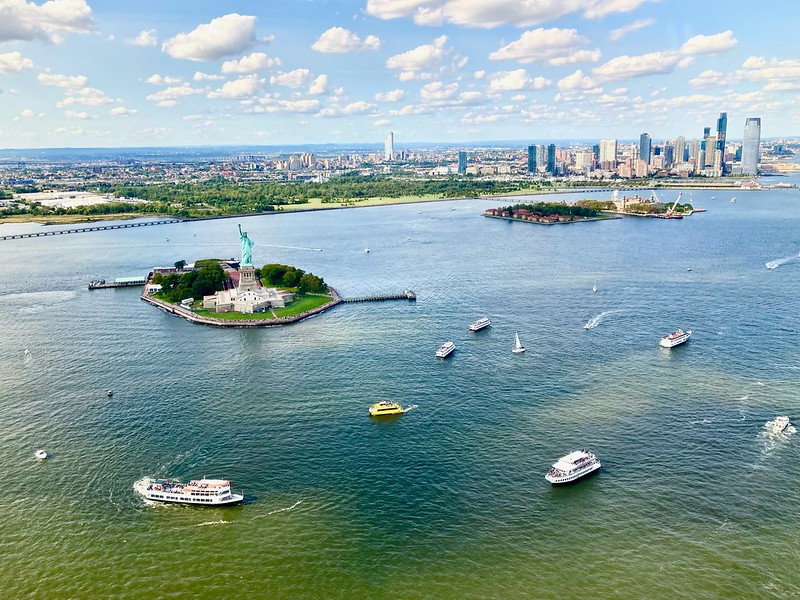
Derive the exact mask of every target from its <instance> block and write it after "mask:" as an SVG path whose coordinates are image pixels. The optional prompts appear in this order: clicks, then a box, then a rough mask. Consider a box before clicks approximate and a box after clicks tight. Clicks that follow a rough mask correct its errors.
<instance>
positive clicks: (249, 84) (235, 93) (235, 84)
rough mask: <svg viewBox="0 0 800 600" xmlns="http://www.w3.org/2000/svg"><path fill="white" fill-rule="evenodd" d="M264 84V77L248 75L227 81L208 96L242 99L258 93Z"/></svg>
mask: <svg viewBox="0 0 800 600" xmlns="http://www.w3.org/2000/svg"><path fill="white" fill-rule="evenodd" d="M263 85H264V80H263V79H259V78H258V76H256V75H247V76H246V77H240V78H239V79H234V80H233V81H226V82H225V83H224V84H222V87H220V88H219V89H217V90H214V91H212V92H209V93H208V97H209V98H222V99H225V100H242V99H244V98H251V97H253V96H254V95H256V93H258V91H259V90H260V89H261V87H262V86H263Z"/></svg>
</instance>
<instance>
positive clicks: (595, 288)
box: [592, 277, 597, 292]
mask: <svg viewBox="0 0 800 600" xmlns="http://www.w3.org/2000/svg"><path fill="white" fill-rule="evenodd" d="M592 291H593V292H596V291H597V277H595V278H594V285H593V286H592Z"/></svg>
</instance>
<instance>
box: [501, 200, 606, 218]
mask: <svg viewBox="0 0 800 600" xmlns="http://www.w3.org/2000/svg"><path fill="white" fill-rule="evenodd" d="M500 210H504V211H508V212H513V211H515V210H529V211H530V212H532V213H537V214H540V215H543V216H550V215H564V216H566V215H573V216H575V217H596V216H597V215H598V214H600V211H599V210H596V209H594V208H589V207H587V206H581V205H580V204H575V205H573V204H563V203H561V202H536V203H534V204H514V205H513V206H507V207H505V208H500Z"/></svg>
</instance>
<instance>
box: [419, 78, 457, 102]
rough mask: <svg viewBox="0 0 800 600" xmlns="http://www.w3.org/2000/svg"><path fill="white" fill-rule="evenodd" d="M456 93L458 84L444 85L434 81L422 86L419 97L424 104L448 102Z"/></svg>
mask: <svg viewBox="0 0 800 600" xmlns="http://www.w3.org/2000/svg"><path fill="white" fill-rule="evenodd" d="M457 93H458V84H457V83H450V84H447V85H445V84H444V83H442V82H441V81H434V82H432V83H428V84H426V85H423V86H422V89H420V91H419V97H420V98H421V99H422V100H425V101H426V102H438V101H442V100H448V99H450V98H452V97H453V96H455V95H456V94H457Z"/></svg>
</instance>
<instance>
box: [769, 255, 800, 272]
mask: <svg viewBox="0 0 800 600" xmlns="http://www.w3.org/2000/svg"><path fill="white" fill-rule="evenodd" d="M796 258H797V256H796V255H794V254H792V255H791V256H787V257H785V258H779V259H777V260H771V261H769V262H767V263H764V266H765V267H767V268H768V269H777V268H778V267H780V266H781V265H785V264H786V263H788V262H790V261H793V260H794V259H796Z"/></svg>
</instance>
